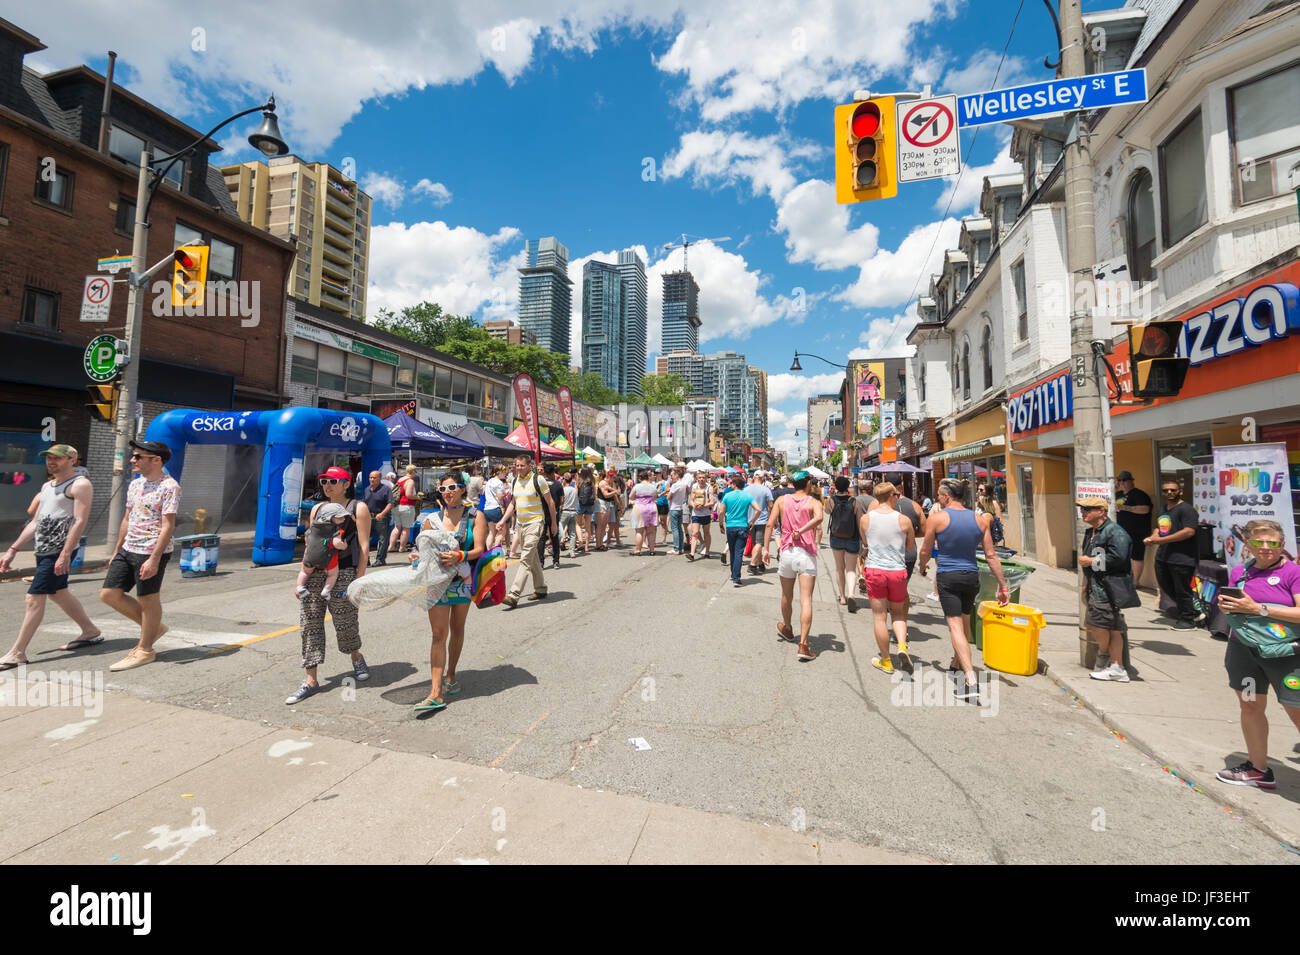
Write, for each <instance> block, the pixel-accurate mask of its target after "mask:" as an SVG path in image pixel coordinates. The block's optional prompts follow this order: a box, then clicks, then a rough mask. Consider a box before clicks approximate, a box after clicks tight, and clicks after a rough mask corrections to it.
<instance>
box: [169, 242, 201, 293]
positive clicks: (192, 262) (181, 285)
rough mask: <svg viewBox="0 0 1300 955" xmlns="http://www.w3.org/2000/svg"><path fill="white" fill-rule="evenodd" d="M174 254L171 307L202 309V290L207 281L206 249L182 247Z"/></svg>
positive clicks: (189, 246) (198, 246) (192, 246)
mask: <svg viewBox="0 0 1300 955" xmlns="http://www.w3.org/2000/svg"><path fill="white" fill-rule="evenodd" d="M175 254H176V265H175V266H174V268H173V270H172V307H173V308H184V307H186V306H190V307H194V308H199V307H202V305H203V289H204V286H205V284H206V283H207V281H208V247H207V246H206V245H183V246H181V247H180V248H179V249H177V250H176V253H175Z"/></svg>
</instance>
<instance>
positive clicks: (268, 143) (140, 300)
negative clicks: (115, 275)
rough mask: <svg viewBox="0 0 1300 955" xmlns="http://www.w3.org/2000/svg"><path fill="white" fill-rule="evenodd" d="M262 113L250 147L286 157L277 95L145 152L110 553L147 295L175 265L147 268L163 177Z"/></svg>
mask: <svg viewBox="0 0 1300 955" xmlns="http://www.w3.org/2000/svg"><path fill="white" fill-rule="evenodd" d="M258 111H261V112H262V114H263V119H262V125H261V126H259V127H258V128H257V131H256V132H254V133H253V134H252V135H251V136H249V137H248V141H249V143H250V144H251V145H252V146H253V147H254V148H256V149H258V150H260V151H261V152H262V153H263V154H265V155H267V156H283V155H284V154H285V153H287V152H288V151H289V147H288V146H287V145H286V144H285V142H284V140H283V139H282V138H281V137H280V126H279V123H278V121H277V120H276V117H275V97H274V96H272V97H271V98H270V99H269V100H268V101H267V102H266V103H265V104H263V105H262V106H254V107H253V108H252V109H246V110H244V111H243V112H241V113H236V114H235V115H234V116H231V117H229V118H228V119H225V120H223V121H222V122H220V123H218V124H217V125H216V126H214V127H213V128H212V129H211V130H210V131H209V132H208V133H207V134H206V135H204V136H200V137H199V138H198V139H196V140H195V141H194V142H192V143H191V144H190V145H188V146H186V147H185V148H184V149H182V150H180V151H179V152H175V153H172V154H171V155H170V156H162V157H161V158H158V159H151V158H150V156H149V151H148V149H147V148H146V149H144V150H141V152H140V175H139V177H138V178H137V180H136V193H135V234H134V236H133V237H132V240H131V273H130V276H129V277H128V279H127V287H128V291H127V303H126V328H125V330H124V334H125V336H126V342H127V351H126V364H125V366H124V367H123V370H122V376H121V382H120V384H119V387H118V400H117V415H116V417H115V418H114V421H113V488H112V493H111V495H110V497H109V505H108V531H107V543H108V546H109V547H110V548H112V547H114V546H115V545H116V544H117V535H118V529H119V528H120V527H121V525H122V515H123V513H124V512H125V509H126V494H125V493H124V487H123V485H124V484H125V483H126V480H127V477H128V475H129V474H130V472H129V471H128V470H127V448H128V446H129V445H130V442H131V438H132V437H133V435H132V433H131V432H132V428H133V422H134V420H135V413H134V412H135V399H136V395H137V393H138V391H139V383H140V362H141V361H142V360H143V355H142V354H141V349H140V337H141V332H142V330H143V326H144V297H145V290H146V289H147V288H148V286H149V281H150V280H151V279H152V278H153V277H154V276H155V275H157V274H158V273H159V272H161V271H162V270H163V269H164V268H166V267H167V266H169V265H171V264H172V263H173V262H174V261H175V259H174V256H172V255H169V256H168V257H167V258H165V259H163V260H162V261H161V262H158V263H157V264H156V265H154V266H153V267H152V268H147V267H146V266H145V257H146V256H147V255H148V251H149V208H150V206H151V205H152V204H153V199H154V195H155V194H156V193H157V191H158V187H159V186H160V185H162V181H163V179H164V177H165V176H166V175H167V173H168V172H169V171H170V170H171V168H172V166H174V165H176V163H177V162H179V161H180V160H181V159H182V158H183V157H184V156H185V155H186V154H188V153H190V152H192V151H194V150H195V149H197V148H198V147H199V146H200V145H201V144H202V143H204V142H206V141H207V140H208V139H209V138H210V137H211V136H212V135H213V134H214V133H216V132H217V130H219V129H221V127H222V126H225V125H227V124H228V123H233V122H234V121H235V120H237V119H240V118H242V117H244V116H248V115H249V114H250V113H256V112H258ZM163 163H166V165H165V166H163V168H162V171H161V172H156V171H154V170H153V167H154V166H160V165H162V164H163ZM119 495H120V496H119Z"/></svg>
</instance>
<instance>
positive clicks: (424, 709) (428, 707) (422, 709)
mask: <svg viewBox="0 0 1300 955" xmlns="http://www.w3.org/2000/svg"><path fill="white" fill-rule="evenodd" d="M446 706H447V703H446V701H443V702H441V703H439V702H438V701H437V700H435V699H434V698H433V697H429V698H428V699H426V700H424V701H423V702H421V703H416V704H415V712H417V713H428V712H431V711H433V710H441V709H445V708H446Z"/></svg>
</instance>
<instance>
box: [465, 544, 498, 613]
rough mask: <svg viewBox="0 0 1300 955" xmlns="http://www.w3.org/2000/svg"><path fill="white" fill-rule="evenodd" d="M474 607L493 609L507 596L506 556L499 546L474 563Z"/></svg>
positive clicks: (486, 552)
mask: <svg viewBox="0 0 1300 955" xmlns="http://www.w3.org/2000/svg"><path fill="white" fill-rule="evenodd" d="M472 576H473V577H474V605H475V606H476V607H493V606H495V605H497V604H499V603H500V602H501V601H502V600H503V599H504V598H505V595H506V554H505V551H503V550H502V549H501V548H500V547H499V546H498V547H493V548H492V549H491V550H489V551H485V552H484V554H483V556H482V557H480V558H479V559H478V560H476V561H475V562H474V570H473V574H472Z"/></svg>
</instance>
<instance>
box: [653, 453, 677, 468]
mask: <svg viewBox="0 0 1300 955" xmlns="http://www.w3.org/2000/svg"><path fill="white" fill-rule="evenodd" d="M653 457H654V459H655V460H656V461H658V462H659V463H660V464H662V465H664V467H672V466H673V462H672V461H670V460H669V459H668V458H666V457H664V456H663V455H662V454H656V455H653Z"/></svg>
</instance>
